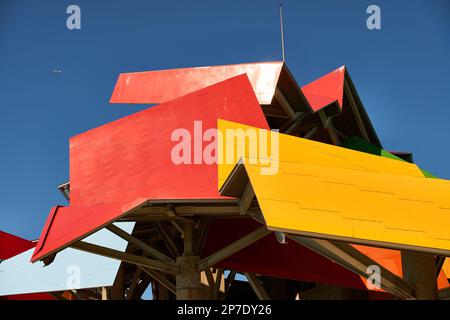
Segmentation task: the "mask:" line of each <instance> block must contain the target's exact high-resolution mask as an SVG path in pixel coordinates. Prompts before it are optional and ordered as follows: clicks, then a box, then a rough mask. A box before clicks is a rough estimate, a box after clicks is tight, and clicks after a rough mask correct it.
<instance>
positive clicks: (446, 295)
mask: <svg viewBox="0 0 450 320" xmlns="http://www.w3.org/2000/svg"><path fill="white" fill-rule="evenodd" d="M437 296H438V299H439V300H450V287H447V288H445V289H441V290H439V291H438V293H437Z"/></svg>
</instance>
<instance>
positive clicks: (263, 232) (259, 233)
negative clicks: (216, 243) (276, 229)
mask: <svg viewBox="0 0 450 320" xmlns="http://www.w3.org/2000/svg"><path fill="white" fill-rule="evenodd" d="M268 234H270V231H269V230H267V227H266V226H263V227H261V228H258V229H256V230H255V231H253V232H251V233H249V234H248V235H246V236H244V237H242V238H241V239H239V240H237V241H235V242H233V243H232V244H230V245H228V246H226V247H224V248H222V249H220V250H219V251H216V252H215V253H213V254H211V255H210V256H209V257H206V258H204V259H202V260H201V261H200V262H199V264H198V270H199V271H202V270H204V269H206V268H209V267H212V266H214V265H215V264H216V263H217V262H220V261H222V260H223V259H225V258H227V257H229V256H231V255H232V254H234V253H236V252H238V251H240V250H242V249H243V248H245V247H248V246H249V245H251V244H252V243H255V242H256V241H258V240H260V239H262V238H264V237H265V236H267V235H268Z"/></svg>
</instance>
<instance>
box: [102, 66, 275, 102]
mask: <svg viewBox="0 0 450 320" xmlns="http://www.w3.org/2000/svg"><path fill="white" fill-rule="evenodd" d="M282 66H283V63H282V62H262V63H245V64H234V65H223V66H211V67H197V68H183V69H170V70H158V71H146V72H134V73H122V74H120V75H119V78H118V80H117V83H116V87H115V88H114V92H113V94H112V96H111V100H110V102H111V103H164V102H167V101H170V100H173V99H175V98H178V97H180V96H183V95H185V94H187V93H190V92H194V91H197V90H199V89H202V88H205V87H207V86H209V85H212V84H215V83H218V82H221V81H224V80H227V79H229V78H232V77H235V76H237V75H240V74H243V73H246V74H247V76H248V78H249V79H250V83H251V84H252V87H253V89H254V91H255V94H256V96H257V98H258V101H259V103H260V104H270V103H271V101H272V97H273V95H274V92H275V87H276V84H277V82H278V78H279V76H280V72H281V68H282Z"/></svg>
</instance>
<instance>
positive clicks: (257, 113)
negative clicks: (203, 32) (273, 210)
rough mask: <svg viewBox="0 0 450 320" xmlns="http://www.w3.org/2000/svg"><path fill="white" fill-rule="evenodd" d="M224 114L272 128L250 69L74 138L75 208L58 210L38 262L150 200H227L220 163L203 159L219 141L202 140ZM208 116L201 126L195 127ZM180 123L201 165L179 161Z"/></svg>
mask: <svg viewBox="0 0 450 320" xmlns="http://www.w3.org/2000/svg"><path fill="white" fill-rule="evenodd" d="M218 118H225V119H228V120H230V121H239V122H242V123H246V124H249V125H253V126H257V127H261V128H268V125H267V122H266V119H265V117H264V114H263V113H262V111H261V108H260V105H259V103H258V100H257V99H256V97H255V94H254V92H253V89H252V86H251V84H250V82H249V80H248V77H247V76H246V75H245V74H244V75H241V76H237V77H234V78H231V79H228V80H226V81H223V82H221V83H218V84H215V85H213V86H210V87H208V88H205V89H202V90H199V91H196V92H194V93H191V94H188V95H185V96H183V97H181V98H178V99H175V100H172V101H170V102H167V103H164V104H161V105H158V106H155V107H152V108H149V109H146V110H144V111H141V112H138V113H135V114H132V115H130V116H127V117H124V118H122V119H119V120H117V121H113V122H111V123H108V124H106V125H104V126H101V127H98V128H96V129H93V130H90V131H88V132H86V133H83V134H80V135H78V136H76V137H73V138H72V139H71V140H70V189H71V191H70V192H71V194H70V198H71V201H70V206H69V207H58V208H55V209H54V210H53V211H52V212H51V214H50V215H49V217H48V219H47V222H46V225H45V227H44V229H43V232H42V234H41V237H40V238H39V243H38V245H37V247H36V251H35V253H34V255H33V261H36V260H38V259H41V258H42V257H44V256H46V255H48V254H50V253H52V252H55V251H57V250H59V249H61V248H63V247H64V246H67V245H68V244H70V243H71V242H73V241H74V240H76V239H79V238H82V237H85V236H86V235H88V234H89V233H90V232H93V231H95V230H97V229H98V228H100V227H101V226H102V225H105V224H107V223H110V222H112V221H114V219H116V218H118V217H119V216H121V215H123V214H124V213H126V212H127V211H128V210H130V209H133V207H136V206H138V205H140V204H142V203H143V202H145V201H146V200H152V199H153V200H155V199H220V198H222V197H221V196H220V195H219V193H218V191H217V165H216V164H214V163H213V164H208V163H207V162H205V161H204V158H203V157H202V156H203V153H202V150H203V148H206V146H207V145H209V144H211V141H202V140H203V139H202V137H203V133H204V132H205V131H206V130H207V129H210V128H216V126H217V119H218ZM196 121H197V122H196ZM200 122H201V128H199V127H198V126H197V129H196V130H194V124H195V123H197V124H199V123H200ZM177 129H178V130H185V131H183V132H187V133H189V135H190V136H191V138H192V139H191V141H190V142H191V143H192V144H191V146H192V152H191V155H190V157H189V158H190V159H191V161H192V163H193V164H176V163H174V162H173V161H172V158H171V153H172V150H173V148H174V146H175V145H177V144H179V141H180V138H177V139H176V141H172V133H173V132H174V131H175V130H177ZM194 131H195V132H194ZM183 140H185V139H183ZM185 141H187V140H185ZM194 141H197V142H196V143H199V146H200V148H199V149H200V155H199V157H197V156H196V155H195V154H194V152H195V150H198V148H197V149H196V147H195V146H194ZM213 144H217V142H213ZM197 155H198V153H197ZM195 161H198V163H194V162H195Z"/></svg>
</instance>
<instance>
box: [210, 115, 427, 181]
mask: <svg viewBox="0 0 450 320" xmlns="http://www.w3.org/2000/svg"><path fill="white" fill-rule="evenodd" d="M217 127H218V131H219V139H218V140H219V143H218V145H219V148H218V156H219V163H220V165H219V179H218V182H219V189H220V187H221V186H222V184H223V183H224V182H225V179H226V178H227V177H228V175H229V174H230V172H231V170H232V169H233V168H234V165H235V163H236V162H237V161H238V160H239V158H240V156H246V157H248V158H257V159H259V160H268V159H270V157H271V158H272V160H277V159H278V160H280V159H281V160H282V161H284V162H287V163H289V164H291V166H292V167H293V168H291V167H290V166H289V165H288V164H287V165H286V167H285V168H284V169H285V170H286V171H289V170H290V169H292V170H294V172H295V166H296V165H297V164H311V165H317V166H327V167H337V168H347V169H352V170H360V171H374V172H386V173H392V174H400V175H409V176H415V177H423V174H422V172H421V171H420V169H419V168H418V167H417V166H416V165H415V164H411V163H408V162H403V161H398V160H394V159H390V158H384V157H379V156H376V155H372V154H368V153H364V152H359V151H355V150H350V149H346V148H342V147H337V146H333V145H329V144H326V143H321V142H316V141H312V140H308V139H302V138H297V137H293V136H290V135H286V134H275V133H274V135H277V136H278V138H279V139H278V141H279V149H278V150H279V154H278V155H277V154H272V155H271V154H270V152H269V154H268V156H269V157H265V156H261V155H260V150H261V149H260V148H259V147H260V146H261V143H262V142H264V141H267V149H268V150H269V151H270V150H271V147H272V143H271V142H272V141H271V139H270V134H269V133H267V132H268V131H267V130H265V129H259V128H255V127H251V126H246V125H243V124H240V123H236V122H231V121H226V120H222V119H219V120H218V125H217ZM237 130H243V131H244V132H245V133H246V134H247V135H246V137H247V140H246V142H248V141H249V140H250V138H249V137H257V142H256V146H257V147H258V149H257V151H256V152H255V150H254V149H255V148H249V145H248V144H246V145H244V146H242V145H238V144H237V140H236V139H230V138H229V139H227V132H233V131H237ZM269 132H270V131H269ZM263 133H264V135H266V136H267V137H269V138H268V139H259V137H260V135H262V134H263ZM228 136H230V135H228ZM262 140H263V141H262ZM263 149H265V148H263ZM229 150H232V153H233V154H234V157H233V158H232V159H231V160H230V161H225V160H226V153H229V152H228V151H229ZM238 151H239V152H238ZM263 151H264V150H263ZM263 153H265V152H263Z"/></svg>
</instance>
